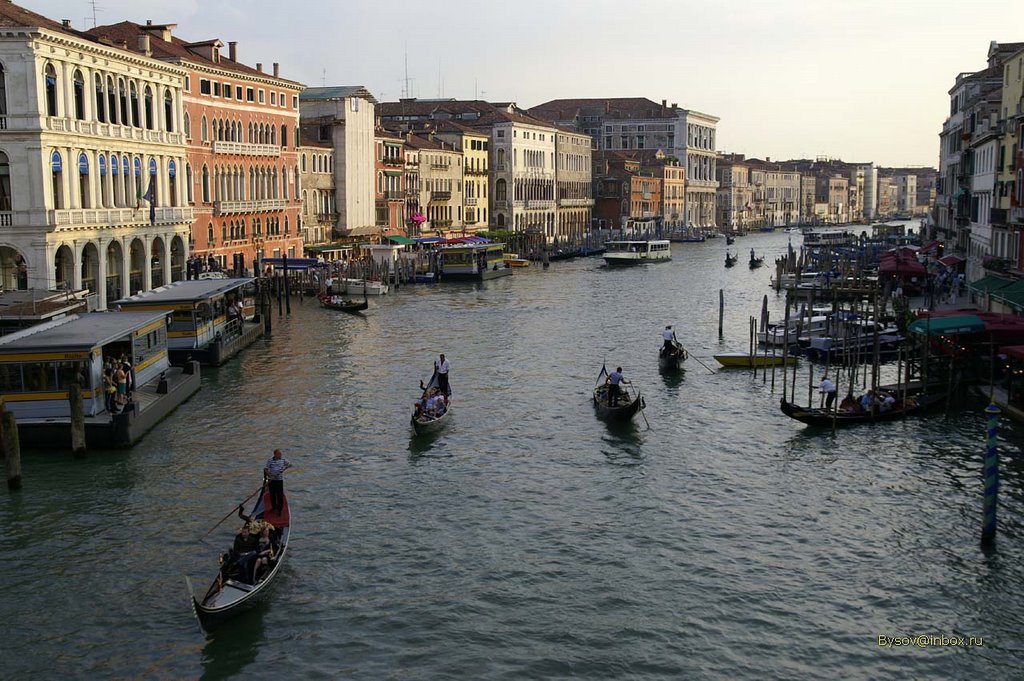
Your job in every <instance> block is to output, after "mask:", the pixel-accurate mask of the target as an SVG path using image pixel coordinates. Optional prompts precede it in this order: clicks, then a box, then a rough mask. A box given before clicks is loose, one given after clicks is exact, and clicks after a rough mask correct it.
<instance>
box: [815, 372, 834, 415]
mask: <svg viewBox="0 0 1024 681" xmlns="http://www.w3.org/2000/svg"><path fill="white" fill-rule="evenodd" d="M818 390H820V391H821V392H822V394H823V395H825V409H826V411H827V410H831V409H832V403H833V402H835V401H836V384H835V383H833V382H832V381H830V380H829V379H828V376H826V377H825V378H823V379H822V380H821V385H820V386H818Z"/></svg>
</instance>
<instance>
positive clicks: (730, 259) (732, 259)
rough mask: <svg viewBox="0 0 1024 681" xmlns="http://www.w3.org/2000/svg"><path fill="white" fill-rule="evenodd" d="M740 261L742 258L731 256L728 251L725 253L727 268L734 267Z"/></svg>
mask: <svg viewBox="0 0 1024 681" xmlns="http://www.w3.org/2000/svg"><path fill="white" fill-rule="evenodd" d="M739 259H740V256H738V255H729V252H728V251H726V252H725V266H726V267H733V266H734V265H735V264H736V261H737V260H739Z"/></svg>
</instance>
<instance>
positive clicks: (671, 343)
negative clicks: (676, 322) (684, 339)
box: [661, 324, 676, 355]
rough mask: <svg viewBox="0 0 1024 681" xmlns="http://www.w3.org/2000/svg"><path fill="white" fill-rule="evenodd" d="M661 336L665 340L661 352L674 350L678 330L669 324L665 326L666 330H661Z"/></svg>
mask: <svg viewBox="0 0 1024 681" xmlns="http://www.w3.org/2000/svg"><path fill="white" fill-rule="evenodd" d="M661 337H662V338H663V339H664V340H665V345H664V346H662V349H661V354H663V355H664V354H665V353H668V352H672V349H673V348H674V347H675V343H676V332H675V331H673V330H672V325H671V324H669V325H668V326H666V327H665V330H664V331H662V332H661Z"/></svg>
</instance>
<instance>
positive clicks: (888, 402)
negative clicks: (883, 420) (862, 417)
mask: <svg viewBox="0 0 1024 681" xmlns="http://www.w3.org/2000/svg"><path fill="white" fill-rule="evenodd" d="M895 405H896V398H895V397H893V396H892V394H891V393H885V397H883V398H882V402H881V404H879V405H878V411H880V412H883V413H884V412H887V411H892V408H893V407H894V406H895Z"/></svg>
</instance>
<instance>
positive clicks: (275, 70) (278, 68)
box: [274, 61, 281, 78]
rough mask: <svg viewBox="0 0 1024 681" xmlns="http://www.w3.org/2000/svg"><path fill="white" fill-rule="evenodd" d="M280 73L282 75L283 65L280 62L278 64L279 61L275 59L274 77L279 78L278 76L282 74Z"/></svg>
mask: <svg viewBox="0 0 1024 681" xmlns="http://www.w3.org/2000/svg"><path fill="white" fill-rule="evenodd" d="M280 75H281V65H280V64H278V63H277V62H276V61H275V62H274V78H277V77H278V76H280Z"/></svg>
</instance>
